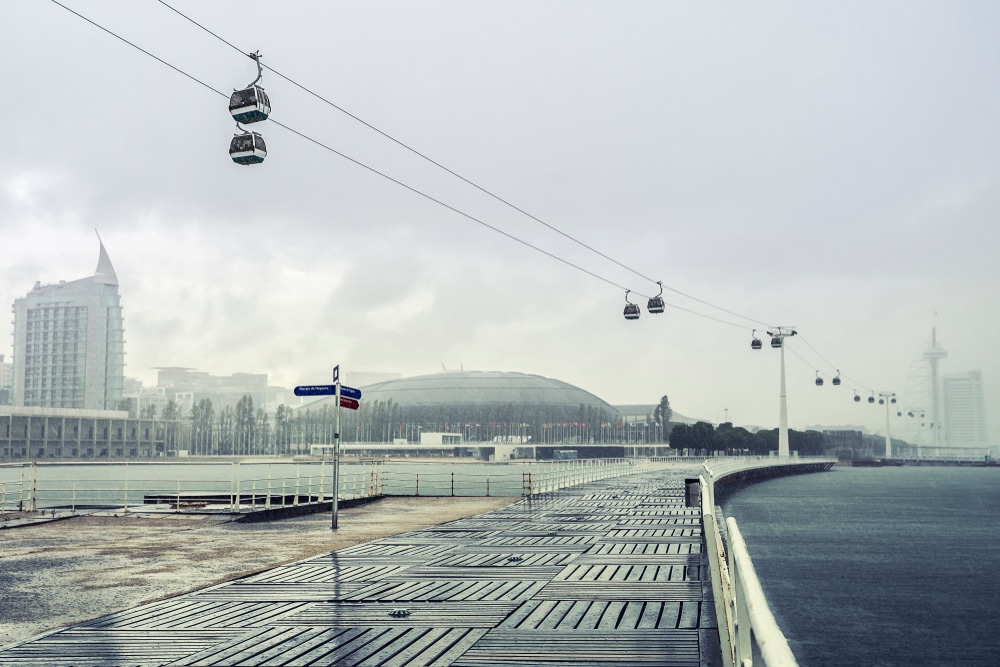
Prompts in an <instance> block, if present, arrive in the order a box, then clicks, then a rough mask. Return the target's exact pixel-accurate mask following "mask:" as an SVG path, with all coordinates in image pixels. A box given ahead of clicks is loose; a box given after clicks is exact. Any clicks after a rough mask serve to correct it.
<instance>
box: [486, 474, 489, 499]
mask: <svg viewBox="0 0 1000 667" xmlns="http://www.w3.org/2000/svg"><path fill="white" fill-rule="evenodd" d="M486 497H487V498H489V497H490V476H489V475H487V476H486Z"/></svg>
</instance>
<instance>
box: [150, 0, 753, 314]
mask: <svg viewBox="0 0 1000 667" xmlns="http://www.w3.org/2000/svg"><path fill="white" fill-rule="evenodd" d="M157 1H158V2H159V3H160V4H161V5H163V6H164V7H166V8H167V9H169V10H171V11H172V12H174V13H176V14H177V15H178V16H181V17H182V18H184V19H186V20H187V21H190V22H191V23H192V24H194V25H196V26H197V27H199V28H201V29H202V30H204V31H205V32H207V33H208V34H209V35H211V36H212V37H215V38H216V39H218V40H219V41H220V42H222V43H223V44H225V45H227V46H229V47H230V48H232V49H233V50H235V51H237V52H239V53H241V54H243V55H248V54H247V52H246V51H244V50H243V49H241V48H239V47H238V46H236V45H235V44H233V43H232V42H230V41H229V40H227V39H225V38H224V37H222V36H221V35H219V34H218V33H216V32H214V31H212V30H210V29H209V28H207V27H205V26H204V25H202V24H201V23H199V22H198V21H196V20H194V19H193V18H191V17H190V16H188V15H187V14H185V13H184V12H182V11H180V10H179V9H177V8H175V7H172V6H171V5H169V4H168V3H167V2H165V1H164V0H157ZM263 66H264V67H265V68H267V70H268V71H270V72H271V73H272V74H275V75H276V76H279V77H281V78H282V79H284V80H285V81H287V82H288V83H290V84H292V85H293V86H295V87H297V88H299V89H301V90H303V91H304V92H306V93H309V94H310V95H312V96H313V97H315V98H316V99H318V100H320V101H322V102H324V103H326V104H328V105H329V106H331V107H333V108H334V109H336V110H337V111H340V112H341V113H343V114H345V115H347V116H349V117H350V118H352V119H354V120H356V121H357V122H359V123H361V124H362V125H364V126H365V127H367V128H369V129H370V130H372V131H374V132H377V133H378V134H380V135H382V136H383V137H385V138H386V139H388V140H389V141H392V142H393V143H395V144H397V145H398V146H400V147H402V148H405V149H406V150H408V151H410V152H411V153H413V154H414V155H417V156H419V157H421V158H423V159H424V160H426V161H427V162H430V163H431V164H433V165H434V166H436V167H438V168H439V169H442V170H444V171H446V172H448V173H449V174H451V175H452V176H454V177H455V178H457V179H459V180H461V181H462V182H464V183H466V184H468V185H471V186H472V187H474V188H476V189H477V190H479V191H480V192H482V193H484V194H486V195H488V196H490V197H492V198H493V199H495V200H497V201H499V202H501V203H502V204H504V205H505V206H508V207H510V208H511V209H513V210H515V211H517V212H518V213H521V214H522V215H524V216H527V217H528V218H531V219H532V220H534V221H535V222H537V223H539V224H540V225H543V226H545V227H546V228H548V229H549V230H551V231H553V232H556V233H557V234H559V235H561V236H563V237H564V238H566V239H569V240H570V241H572V242H573V243H576V244H577V245H579V246H581V247H583V248H586V249H587V250H589V251H591V252H593V253H595V254H596V255H599V256H600V257H603V258H604V259H606V260H608V261H609V262H611V263H613V264H615V265H617V266H619V267H620V268H623V269H625V270H626V271H630V272H631V273H633V274H635V275H636V276H638V277H640V278H642V279H643V280H648V281H649V282H651V283H657V284H660V286H661V288H662V289H667V290H670V291H671V292H673V293H675V294H678V295H680V296H683V297H685V298H688V299H691V300H692V301H697V302H698V303H701V304H703V305H705V306H708V307H710V308H715V309H716V310H721V311H722V312H724V313H727V314H729V315H733V316H734V317H738V318H740V319H743V320H747V321H748V322H753V323H755V324H760V325H762V326H765V327H767V326H770V325H769V324H767V323H766V322H762V321H760V320H757V319H755V318H752V317H747V316H746V315H741V314H740V313H737V312H734V311H732V310H729V309H727V308H723V307H722V306H717V305H715V304H714V303H710V302H708V301H705V300H704V299H699V298H698V297H696V296H692V295H691V294H687V293H685V292H682V291H680V290H678V289H675V288H673V287H670V286H667V285H663V284H662V282H661V281H658V280H654V279H653V278H650V277H649V276H647V275H645V274H643V273H641V272H639V271H637V270H636V269H633V268H632V267H630V266H628V265H626V264H623V263H622V262H620V261H618V260H617V259H615V258H613V257H610V256H609V255H607V254H605V253H603V252H601V251H600V250H598V249H596V248H594V247H593V246H591V245H588V244H587V243H585V242H583V241H581V240H579V239H577V238H575V237H574V236H572V235H570V234H567V233H566V232H564V231H562V230H561V229H559V228H558V227H555V226H554V225H551V224H549V223H547V222H545V221H544V220H542V219H541V218H539V217H537V216H535V215H532V214H531V213H529V212H528V211H525V210H524V209H523V208H521V207H519V206H517V205H516V204H513V203H511V202H510V201H508V200H506V199H504V198H503V197H501V196H500V195H497V194H496V193H494V192H491V191H490V190H488V189H486V188H485V187H483V186H481V185H479V184H478V183H475V182H474V181H472V180H470V179H468V178H466V177H465V176H462V175H461V174H459V173H458V172H456V171H454V170H453V169H450V168H448V167H446V166H445V165H443V164H441V163H440V162H438V161H437V160H435V159H433V158H432V157H430V156H428V155H427V154H425V153H422V152H421V151H419V150H417V149H416V148H413V147H412V146H410V145H408V144H406V143H405V142H403V141H401V140H399V139H397V138H395V137H394V136H392V135H391V134H389V133H387V132H385V131H383V130H380V129H379V128H377V127H375V126H374V125H372V124H371V123H369V122H367V121H366V120H364V119H362V118H360V117H359V116H356V115H355V114H353V113H351V112H350V111H348V110H347V109H344V108H343V107H341V106H340V105H338V104H336V103H335V102H332V101H330V100H328V99H327V98H325V97H323V96H322V95H320V94H319V93H317V92H315V91H313V90H311V89H309V88H307V87H306V86H304V85H302V84H300V83H299V82H297V81H295V80H294V79H292V78H291V77H288V76H286V75H284V74H282V73H281V72H279V71H277V70H276V69H274V68H273V67H271V66H270V65H263ZM636 294H638V292H636Z"/></svg>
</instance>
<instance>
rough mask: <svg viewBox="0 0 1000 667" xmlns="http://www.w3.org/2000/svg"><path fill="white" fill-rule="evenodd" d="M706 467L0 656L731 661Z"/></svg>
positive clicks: (355, 551) (254, 582)
mask: <svg viewBox="0 0 1000 667" xmlns="http://www.w3.org/2000/svg"><path fill="white" fill-rule="evenodd" d="M696 475H697V468H696V467H692V468H691V469H690V470H685V469H671V470H668V471H664V472H659V473H648V474H643V475H634V476H627V477H619V478H615V479H609V480H603V481H600V482H594V483H590V484H587V485H582V486H578V487H573V488H571V489H565V490H563V491H560V492H557V493H552V494H546V495H544V496H534V497H532V498H530V499H523V500H521V501H520V502H517V503H515V504H512V505H509V506H508V507H505V508H503V509H500V510H495V511H493V512H488V513H486V514H481V515H478V516H475V517H470V518H468V519H461V520H458V521H453V522H450V523H446V524H442V525H439V526H435V527H432V528H428V529H425V530H418V531H413V532H409V533H403V534H400V535H396V536H393V537H389V538H385V539H380V540H375V541H372V542H367V543H365V544H360V545H357V546H354V547H349V548H346V549H342V550H339V551H336V552H333V553H330V554H326V555H323V556H320V557H316V558H312V559H309V560H306V561H302V562H298V563H293V564H291V565H286V566H283V567H279V568H276V569H273V570H270V571H267V572H264V573H261V574H258V575H255V576H252V577H249V578H246V579H241V580H238V581H233V582H229V583H226V584H223V585H220V586H216V587H213V588H208V589H204V590H201V591H198V592H195V593H191V594H188V595H183V596H179V597H175V598H170V599H168V600H164V601H161V602H156V603H153V604H149V605H144V606H142V607H137V608H134V609H131V610H128V611H125V612H122V613H118V614H113V615H111V616H106V617H103V618H99V619H96V620H93V621H90V622H87V623H83V624H80V625H77V626H73V627H70V628H66V629H63V630H60V631H57V632H53V633H50V634H47V635H45V636H42V637H40V638H36V639H34V640H29V641H26V642H22V643H20V644H16V645H13V646H11V647H8V648H7V649H6V650H4V651H0V666H2V667H7V666H9V665H25V664H27V665H74V666H76V667H83V666H85V665H102V666H106V665H373V666H374V665H386V666H389V665H456V666H467V667H473V666H482V665H491V666H492V665H532V666H537V665H560V666H574V665H579V666H584V665H678V666H688V665H690V666H695V665H709V664H717V663H719V662H720V658H719V649H718V640H717V631H716V629H715V627H716V624H715V617H714V611H713V607H712V601H711V586H710V584H709V582H708V581H707V566H706V564H705V562H704V561H703V558H702V548H701V526H700V516H699V514H700V512H699V510H698V509H696V508H690V509H689V508H685V507H684V478H685V477H693V476H696ZM247 549H253V544H247ZM703 574H704V578H703Z"/></svg>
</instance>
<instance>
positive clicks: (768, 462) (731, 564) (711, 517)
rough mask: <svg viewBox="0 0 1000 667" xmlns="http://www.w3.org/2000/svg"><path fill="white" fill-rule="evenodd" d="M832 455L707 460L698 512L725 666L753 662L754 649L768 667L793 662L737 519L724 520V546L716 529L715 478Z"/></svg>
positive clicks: (793, 665) (811, 461)
mask: <svg viewBox="0 0 1000 667" xmlns="http://www.w3.org/2000/svg"><path fill="white" fill-rule="evenodd" d="M832 461H833V460H832V459H822V458H801V459H795V458H793V459H775V458H773V457H772V458H763V457H760V458H744V459H737V460H733V459H724V460H723V459H713V460H711V461H706V462H705V465H704V466H703V473H702V475H701V476H700V477H699V484H700V488H701V514H702V522H703V526H704V533H705V545H706V548H707V550H708V561H709V568H710V569H711V577H712V592H713V596H714V598H715V612H716V618H717V619H718V625H719V642H720V645H721V648H722V659H723V663H724V665H725V666H726V667H734V666H739V667H751V666H752V665H753V656H754V654H755V649H756V652H757V654H758V655H759V656H760V658H761V660H762V661H763V663H764V664H765V665H767V667H797V665H798V662H797V661H796V660H795V656H794V655H793V654H792V651H791V648H790V647H789V646H788V641H787V640H786V639H785V635H784V633H782V632H781V628H779V627H778V624H777V622H776V621H775V620H774V615H773V614H772V613H771V610H770V608H769V607H768V604H767V599H766V597H765V596H764V590H763V588H762V587H761V585H760V581H759V580H758V579H757V573H756V571H755V570H754V567H753V562H752V561H751V559H750V553H749V552H748V551H747V547H746V542H744V540H743V536H742V535H741V533H740V530H739V527H738V526H737V525H736V520H735V519H733V518H729V519H727V520H726V529H727V533H728V552H727V549H726V545H724V544H723V540H722V533H721V531H720V530H719V526H718V521H717V517H716V505H715V482H717V481H718V480H719V479H721V478H723V477H725V476H727V475H731V474H734V473H738V472H743V471H747V470H754V469H759V468H768V467H774V466H787V465H795V464H804V465H808V464H814V463H824V464H825V463H831V462H832Z"/></svg>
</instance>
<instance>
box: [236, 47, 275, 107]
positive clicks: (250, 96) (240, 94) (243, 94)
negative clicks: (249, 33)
mask: <svg viewBox="0 0 1000 667" xmlns="http://www.w3.org/2000/svg"><path fill="white" fill-rule="evenodd" d="M247 55H248V56H250V57H251V58H253V59H254V61H255V62H256V63H257V78H256V79H254V80H253V81H252V82H251V83H250V85H249V86H247V87H246V88H244V89H243V90H233V94H232V96H231V97H230V98H229V113H230V114H232V116H233V120H235V121H236V122H237V123H244V124H248V123H259V122H260V121H262V120H267V117H268V116H269V115H270V113H271V101H270V100H269V99H268V98H267V93H265V92H264V89H263V88H262V87H260V86H258V85H257V82H258V81H260V78H261V75H262V71H261V67H260V52H256V53H248V54H247Z"/></svg>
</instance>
